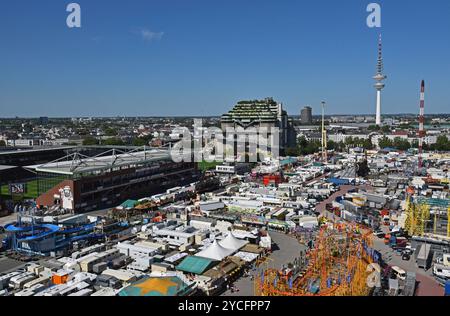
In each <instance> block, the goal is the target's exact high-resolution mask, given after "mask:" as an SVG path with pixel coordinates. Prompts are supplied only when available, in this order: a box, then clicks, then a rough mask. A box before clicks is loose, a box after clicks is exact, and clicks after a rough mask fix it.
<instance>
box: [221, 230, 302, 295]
mask: <svg viewBox="0 0 450 316" xmlns="http://www.w3.org/2000/svg"><path fill="white" fill-rule="evenodd" d="M269 234H270V236H271V237H272V241H273V242H274V248H273V252H272V253H271V254H270V255H269V260H268V261H267V266H266V264H265V263H264V264H263V265H262V266H264V268H267V267H268V268H274V269H281V268H282V267H283V265H286V264H288V263H289V262H292V261H294V259H295V258H296V257H298V256H299V255H300V251H304V250H306V247H305V246H304V245H302V244H300V243H299V242H298V241H297V239H295V238H292V237H291V236H289V235H286V234H284V233H279V232H273V231H270V232H269ZM250 274H251V275H253V276H254V277H258V276H259V272H258V269H256V271H252V272H251V273H250ZM234 285H235V287H236V288H237V289H239V292H234V293H232V292H231V291H230V290H228V291H226V292H225V293H223V294H222V295H223V296H254V295H255V289H254V286H255V285H254V281H252V280H251V279H250V276H248V277H241V278H240V279H239V280H237V281H236V282H235V283H234Z"/></svg>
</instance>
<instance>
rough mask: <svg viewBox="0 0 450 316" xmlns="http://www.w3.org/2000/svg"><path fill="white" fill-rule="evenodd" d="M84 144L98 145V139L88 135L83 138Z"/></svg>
mask: <svg viewBox="0 0 450 316" xmlns="http://www.w3.org/2000/svg"><path fill="white" fill-rule="evenodd" d="M83 145H84V146H95V145H98V140H97V139H95V138H94V137H92V136H88V137H86V138H85V139H84V140H83Z"/></svg>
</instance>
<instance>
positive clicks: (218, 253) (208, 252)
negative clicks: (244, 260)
mask: <svg viewBox="0 0 450 316" xmlns="http://www.w3.org/2000/svg"><path fill="white" fill-rule="evenodd" d="M234 252H235V250H233V249H229V248H225V247H223V246H221V245H220V244H219V243H218V242H217V240H215V241H214V242H213V243H212V244H211V245H210V246H209V247H208V248H206V249H205V250H202V251H200V252H199V253H197V254H196V256H197V257H203V258H208V259H213V260H217V261H221V260H222V259H223V258H225V257H228V256H229V255H231V254H232V253H234Z"/></svg>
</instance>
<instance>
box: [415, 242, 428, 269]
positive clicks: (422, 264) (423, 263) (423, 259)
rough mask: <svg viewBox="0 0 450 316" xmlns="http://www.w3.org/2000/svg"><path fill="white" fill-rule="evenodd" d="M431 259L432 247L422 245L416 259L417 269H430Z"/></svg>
mask: <svg viewBox="0 0 450 316" xmlns="http://www.w3.org/2000/svg"><path fill="white" fill-rule="evenodd" d="M430 258H431V245H429V244H422V245H421V246H420V247H419V248H418V252H417V257H416V264H417V267H419V268H423V269H425V270H426V269H428V265H429V262H430Z"/></svg>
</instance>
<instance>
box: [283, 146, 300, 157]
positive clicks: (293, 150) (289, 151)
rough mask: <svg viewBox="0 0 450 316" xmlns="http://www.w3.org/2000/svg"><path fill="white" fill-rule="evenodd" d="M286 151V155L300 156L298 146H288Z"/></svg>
mask: <svg viewBox="0 0 450 316" xmlns="http://www.w3.org/2000/svg"><path fill="white" fill-rule="evenodd" d="M285 152H286V156H292V157H297V156H300V150H299V149H298V147H289V148H286V150H285Z"/></svg>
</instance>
